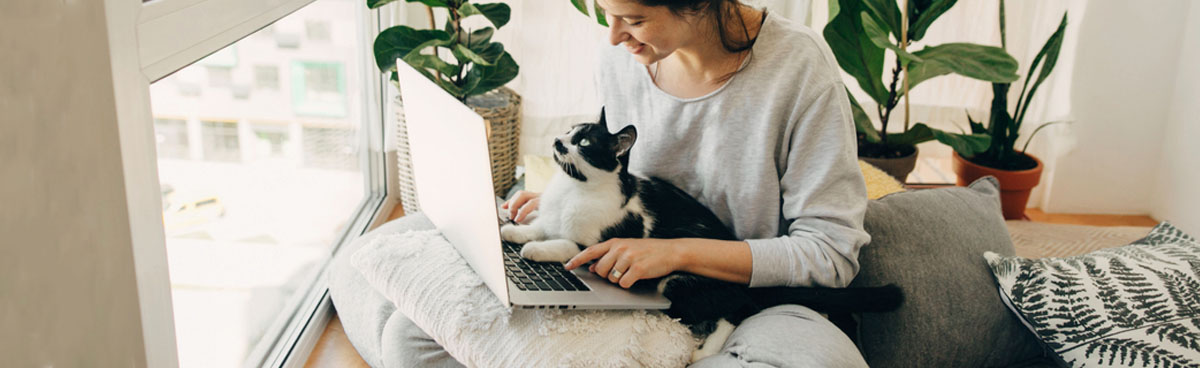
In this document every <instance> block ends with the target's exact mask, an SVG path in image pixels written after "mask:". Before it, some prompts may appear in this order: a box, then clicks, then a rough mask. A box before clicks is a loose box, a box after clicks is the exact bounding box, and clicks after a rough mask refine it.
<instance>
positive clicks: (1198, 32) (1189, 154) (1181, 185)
mask: <svg viewBox="0 0 1200 368" xmlns="http://www.w3.org/2000/svg"><path fill="white" fill-rule="evenodd" d="M1190 5H1191V6H1190V9H1189V10H1188V11H1187V12H1186V14H1187V20H1186V23H1185V24H1184V27H1183V33H1182V34H1183V35H1184V36H1183V40H1182V41H1181V42H1180V49H1179V65H1178V67H1177V68H1176V69H1175V73H1174V76H1175V86H1174V91H1173V93H1174V96H1173V98H1172V99H1171V101H1170V102H1171V105H1170V109H1169V110H1168V114H1167V124H1166V131H1165V134H1164V135H1165V139H1164V141H1163V147H1162V158H1161V159H1160V164H1159V166H1158V185H1157V186H1155V187H1154V189H1155V191H1154V194H1155V197H1154V202H1153V206H1152V207H1151V214H1152V215H1153V216H1154V218H1157V219H1163V220H1168V221H1171V222H1172V223H1174V224H1175V225H1176V226H1179V227H1180V228H1181V229H1183V230H1184V231H1185V232H1187V233H1189V234H1200V190H1197V188H1200V185H1197V184H1200V145H1198V144H1196V142H1198V141H1200V4H1197V3H1194V2H1193V3H1190Z"/></svg>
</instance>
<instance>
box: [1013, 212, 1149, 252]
mask: <svg viewBox="0 0 1200 368" xmlns="http://www.w3.org/2000/svg"><path fill="white" fill-rule="evenodd" d="M1007 223H1008V233H1009V235H1010V236H1011V237H1012V240H1013V247H1014V248H1016V251H1017V255H1018V256H1021V257H1025V258H1042V257H1065V256H1073V255H1079V254H1084V253H1087V252H1090V251H1093V250H1097V249H1104V248H1110V247H1116V246H1121V245H1126V244H1129V243H1130V242H1132V241H1134V240H1138V239H1141V238H1142V237H1144V236H1146V234H1147V233H1149V232H1150V227H1143V226H1087V225H1067V224H1049V223H1042V222H1032V221H1021V220H1012V221H1007Z"/></svg>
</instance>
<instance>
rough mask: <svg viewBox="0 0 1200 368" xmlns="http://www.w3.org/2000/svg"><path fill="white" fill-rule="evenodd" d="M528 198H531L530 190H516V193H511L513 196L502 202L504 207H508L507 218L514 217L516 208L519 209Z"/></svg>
mask: <svg viewBox="0 0 1200 368" xmlns="http://www.w3.org/2000/svg"><path fill="white" fill-rule="evenodd" d="M530 198H532V195H531V193H530V192H526V191H524V190H518V191H517V193H516V194H513V197H512V198H511V199H509V200H508V202H504V208H506V209H508V218H510V219H511V218H514V217H516V216H517V210H519V209H521V207H522V206H524V205H525V202H528V201H529V199H530Z"/></svg>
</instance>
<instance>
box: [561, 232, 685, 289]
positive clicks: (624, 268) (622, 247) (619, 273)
mask: <svg viewBox="0 0 1200 368" xmlns="http://www.w3.org/2000/svg"><path fill="white" fill-rule="evenodd" d="M681 251H682V248H681V247H679V246H678V243H677V242H676V241H675V240H674V239H609V240H608V241H606V242H603V243H600V244H596V245H593V246H590V247H588V248H587V249H585V250H584V251H583V252H580V253H579V254H577V255H575V257H574V258H571V260H570V261H568V262H567V263H566V265H565V266H566V268H567V269H568V270H573V269H575V268H577V267H579V266H580V265H582V264H584V263H587V262H589V261H591V260H594V259H599V260H598V261H596V263H595V264H593V265H592V266H591V267H589V268H588V269H589V270H590V271H592V272H593V273H595V274H597V275H600V277H603V278H606V279H608V281H611V282H612V283H614V284H619V285H620V286H621V287H623V288H626V289H628V288H629V287H631V286H633V283H634V282H636V281H638V280H644V279H653V278H657V277H663V276H666V275H667V274H670V273H671V272H674V271H677V270H680V269H681V265H682V264H683V254H682V253H681Z"/></svg>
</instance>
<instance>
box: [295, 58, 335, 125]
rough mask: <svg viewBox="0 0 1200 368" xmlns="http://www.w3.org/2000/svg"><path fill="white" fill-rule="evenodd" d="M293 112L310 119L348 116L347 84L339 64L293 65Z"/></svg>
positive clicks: (296, 62) (308, 63)
mask: <svg viewBox="0 0 1200 368" xmlns="http://www.w3.org/2000/svg"><path fill="white" fill-rule="evenodd" d="M292 109H293V110H295V111H296V113H297V114H301V115H309V116H327V117H342V116H344V115H345V114H346V83H345V74H344V73H343V70H342V64H341V63H339V62H311V61H293V62H292Z"/></svg>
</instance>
